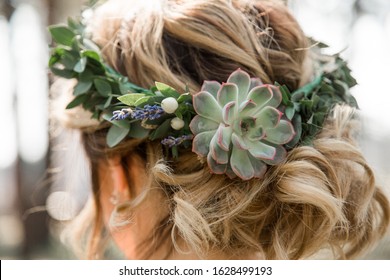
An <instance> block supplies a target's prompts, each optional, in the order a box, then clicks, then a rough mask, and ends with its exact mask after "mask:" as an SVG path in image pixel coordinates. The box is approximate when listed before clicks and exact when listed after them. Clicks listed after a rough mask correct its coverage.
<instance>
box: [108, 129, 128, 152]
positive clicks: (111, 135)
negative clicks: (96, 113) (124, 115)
mask: <svg viewBox="0 0 390 280" xmlns="http://www.w3.org/2000/svg"><path fill="white" fill-rule="evenodd" d="M129 131H130V126H129V127H128V128H123V127H120V126H116V125H113V126H111V127H110V129H109V130H108V133H107V145H108V146H109V147H110V148H112V147H114V146H116V145H118V144H119V143H120V142H121V141H122V140H123V139H125V137H126V136H127V134H128V133H129Z"/></svg>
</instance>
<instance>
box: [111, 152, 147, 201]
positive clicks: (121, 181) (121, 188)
mask: <svg viewBox="0 0 390 280" xmlns="http://www.w3.org/2000/svg"><path fill="white" fill-rule="evenodd" d="M107 163H108V173H110V174H109V176H110V177H111V180H112V183H111V184H112V186H113V187H114V191H117V192H118V194H119V195H120V196H124V198H127V199H132V198H135V197H137V196H138V195H139V194H140V193H141V192H142V190H143V186H144V185H145V184H146V183H147V175H146V170H145V161H144V159H143V158H141V156H140V155H138V154H137V153H133V154H131V155H129V156H128V157H127V159H126V164H125V165H123V161H122V159H121V157H120V156H116V157H112V158H110V159H108V161H107Z"/></svg>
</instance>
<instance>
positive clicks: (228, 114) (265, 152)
mask: <svg viewBox="0 0 390 280" xmlns="http://www.w3.org/2000/svg"><path fill="white" fill-rule="evenodd" d="M281 101H282V95H281V92H280V90H279V88H278V87H277V86H274V85H269V84H263V83H262V82H261V81H260V79H257V78H256V79H255V78H252V79H251V78H250V76H249V75H248V74H247V73H246V72H244V71H242V70H240V69H238V70H236V71H235V72H233V73H232V74H231V75H230V77H229V78H228V80H227V82H226V83H223V84H222V85H221V84H219V83H218V82H215V81H205V82H204V84H203V86H202V89H201V91H200V92H199V93H197V94H195V95H194V96H193V105H194V109H195V111H196V113H197V116H195V117H194V118H193V119H192V121H191V123H190V129H191V131H192V133H193V134H194V139H193V145H192V149H193V151H194V152H195V153H197V154H198V155H199V156H201V157H207V163H208V165H209V168H210V169H211V170H212V172H213V173H216V174H224V173H226V174H227V175H228V176H229V177H230V178H234V177H236V176H238V177H240V178H242V179H243V180H249V179H251V178H262V177H263V176H264V173H265V172H266V170H267V165H275V164H278V163H280V162H281V161H283V160H284V159H285V157H286V150H285V148H284V147H283V145H284V144H286V143H288V142H289V141H290V140H291V139H292V138H293V137H294V135H295V131H294V128H293V125H292V124H291V122H290V121H289V120H285V119H282V116H283V113H282V112H281V111H280V110H278V109H277V108H278V106H279V105H280V104H281Z"/></svg>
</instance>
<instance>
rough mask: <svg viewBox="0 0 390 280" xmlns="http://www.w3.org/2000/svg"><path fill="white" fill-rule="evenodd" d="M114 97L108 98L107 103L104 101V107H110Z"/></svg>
mask: <svg viewBox="0 0 390 280" xmlns="http://www.w3.org/2000/svg"><path fill="white" fill-rule="evenodd" d="M112 98H113V97H112V96H109V97H108V98H107V101H106V103H104V106H103V108H104V109H107V108H108V107H110V105H111V102H112Z"/></svg>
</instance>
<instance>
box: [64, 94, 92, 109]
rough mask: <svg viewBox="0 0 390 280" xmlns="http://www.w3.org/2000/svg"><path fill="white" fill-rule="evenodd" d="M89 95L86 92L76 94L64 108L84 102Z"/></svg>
mask: <svg viewBox="0 0 390 280" xmlns="http://www.w3.org/2000/svg"><path fill="white" fill-rule="evenodd" d="M88 98H89V96H88V95H87V94H82V95H79V96H76V98H74V99H73V100H72V101H71V102H70V103H69V104H68V105H67V106H66V109H72V108H74V107H76V106H79V105H81V104H83V103H85V102H86V101H87V100H88Z"/></svg>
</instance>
